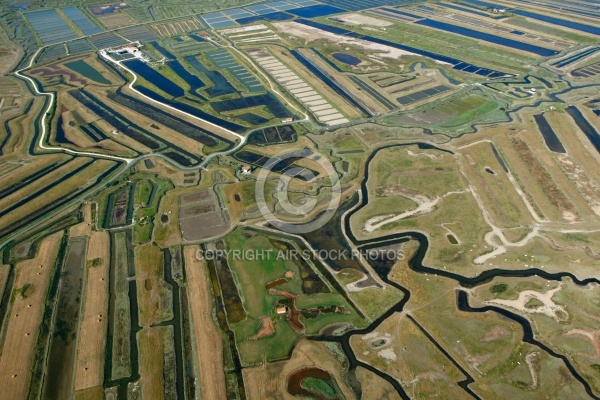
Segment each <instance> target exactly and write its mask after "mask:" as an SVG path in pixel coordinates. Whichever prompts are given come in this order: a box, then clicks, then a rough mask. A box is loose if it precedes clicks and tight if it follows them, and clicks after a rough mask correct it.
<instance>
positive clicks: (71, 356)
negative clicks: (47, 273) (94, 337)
mask: <svg viewBox="0 0 600 400" xmlns="http://www.w3.org/2000/svg"><path fill="white" fill-rule="evenodd" d="M86 248H87V239H86V238H84V237H78V238H74V239H72V240H71V241H70V243H69V248H68V252H67V258H66V261H65V264H64V266H63V268H62V274H61V281H60V289H59V295H58V303H57V306H56V319H55V322H54V329H53V332H52V339H51V343H50V351H49V356H48V365H47V374H46V379H45V384H44V396H43V397H44V399H57V400H63V399H68V398H70V397H71V393H72V392H73V385H74V378H75V375H74V371H73V369H74V367H75V359H76V356H77V328H78V326H79V316H80V311H81V293H82V284H83V275H84V271H85V253H86Z"/></svg>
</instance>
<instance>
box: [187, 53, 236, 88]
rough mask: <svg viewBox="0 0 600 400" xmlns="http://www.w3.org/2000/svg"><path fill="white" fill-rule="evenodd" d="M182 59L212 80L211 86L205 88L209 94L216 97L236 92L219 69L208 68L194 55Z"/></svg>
mask: <svg viewBox="0 0 600 400" xmlns="http://www.w3.org/2000/svg"><path fill="white" fill-rule="evenodd" d="M184 59H185V61H187V62H188V63H189V64H190V65H191V66H192V67H193V68H194V69H196V71H198V72H200V73H203V74H204V75H206V76H207V77H208V79H210V80H211V81H212V83H213V87H211V88H208V89H206V93H208V95H209V96H211V97H216V96H221V95H224V94H233V93H237V90H235V88H234V87H233V86H232V85H231V83H229V81H228V80H227V78H225V77H224V76H223V74H221V73H220V72H219V71H211V70H209V69H208V68H206V67H205V66H204V64H202V63H201V62H200V61H199V60H198V59H197V58H196V57H194V56H187V57H184Z"/></svg>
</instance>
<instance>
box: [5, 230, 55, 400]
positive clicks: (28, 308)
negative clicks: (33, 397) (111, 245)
mask: <svg viewBox="0 0 600 400" xmlns="http://www.w3.org/2000/svg"><path fill="white" fill-rule="evenodd" d="M61 239H62V232H58V233H55V234H54V235H52V236H49V237H47V238H45V239H44V240H43V241H42V243H41V244H40V248H39V250H38V253H37V255H36V257H35V258H33V259H31V260H26V261H22V262H20V263H18V264H17V266H16V271H17V276H16V280H15V286H14V287H15V289H19V288H22V287H23V286H24V285H25V284H32V285H33V292H32V293H31V294H30V295H29V296H28V297H27V298H26V299H25V298H23V297H22V296H21V295H20V294H17V295H15V297H14V303H13V304H12V307H11V308H10V314H8V315H7V318H8V323H7V325H6V336H5V338H4V346H3V349H2V356H1V358H0V380H1V381H2V384H1V385H0V398H2V399H24V398H26V397H27V390H28V386H29V377H30V374H31V369H32V363H33V352H34V347H35V343H36V340H37V334H38V330H39V328H40V326H39V325H40V322H41V318H42V310H43V306H44V300H45V296H46V290H47V287H48V282H49V281H50V273H51V272H52V266H53V264H54V261H55V258H56V255H57V254H58V249H59V247H60V241H61Z"/></svg>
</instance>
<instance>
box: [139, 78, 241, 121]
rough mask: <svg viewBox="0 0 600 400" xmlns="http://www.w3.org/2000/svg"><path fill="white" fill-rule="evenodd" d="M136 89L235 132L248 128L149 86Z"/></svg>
mask: <svg viewBox="0 0 600 400" xmlns="http://www.w3.org/2000/svg"><path fill="white" fill-rule="evenodd" d="M136 90H138V91H139V92H140V93H142V94H145V95H146V96H148V97H150V98H152V99H154V100H157V101H160V102H161V103H165V104H168V105H170V106H171V107H175V108H177V109H178V110H181V111H185V112H187V113H189V114H192V115H195V116H196V117H198V118H202V119H205V120H207V121H208V122H212V123H213V124H216V125H219V126H221V127H223V128H225V129H229V130H232V131H234V132H244V131H245V130H246V128H244V127H243V126H241V125H238V124H235V123H233V122H229V121H225V120H223V119H221V118H219V117H215V116H214V115H211V114H208V113H205V112H204V111H202V110H199V109H197V108H196V107H192V106H190V105H189V104H186V103H179V102H176V101H172V100H169V99H166V98H165V97H163V96H161V95H160V94H158V93H156V92H154V91H152V90H150V89H148V88H145V87H143V86H138V87H136Z"/></svg>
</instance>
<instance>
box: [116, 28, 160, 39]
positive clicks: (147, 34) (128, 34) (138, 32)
mask: <svg viewBox="0 0 600 400" xmlns="http://www.w3.org/2000/svg"><path fill="white" fill-rule="evenodd" d="M117 33H118V34H119V35H121V36H123V37H124V38H125V39H127V40H129V41H132V42H134V41H137V40H139V41H145V42H151V41H153V40H157V39H158V37H156V35H155V34H154V33H152V31H150V29H148V28H147V27H146V26H144V25H136V26H131V27H129V28H123V29H120V30H118V31H117Z"/></svg>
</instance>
